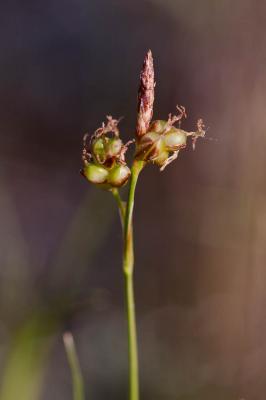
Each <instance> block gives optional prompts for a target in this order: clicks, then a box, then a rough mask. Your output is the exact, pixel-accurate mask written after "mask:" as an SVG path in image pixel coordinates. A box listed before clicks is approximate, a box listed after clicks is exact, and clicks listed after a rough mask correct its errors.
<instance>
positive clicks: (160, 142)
mask: <svg viewBox="0 0 266 400" xmlns="http://www.w3.org/2000/svg"><path fill="white" fill-rule="evenodd" d="M186 143H187V132H185V131H184V130H182V129H178V128H176V127H174V126H172V125H169V121H163V120H157V121H153V122H152V123H151V125H150V127H149V129H148V131H147V133H145V134H144V135H143V136H141V137H140V139H139V141H138V143H137V152H136V157H137V158H138V159H142V160H143V161H151V162H153V163H154V164H156V165H158V166H159V167H163V166H164V165H165V163H166V162H167V160H168V159H169V157H170V156H171V155H172V154H173V153H178V151H179V150H180V149H183V148H184V147H186Z"/></svg>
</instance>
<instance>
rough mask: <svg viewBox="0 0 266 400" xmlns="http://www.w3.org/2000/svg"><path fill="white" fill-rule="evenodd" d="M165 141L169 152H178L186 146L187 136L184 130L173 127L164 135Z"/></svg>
mask: <svg viewBox="0 0 266 400" xmlns="http://www.w3.org/2000/svg"><path fill="white" fill-rule="evenodd" d="M163 140H164V144H165V147H166V149H167V150H168V151H176V150H179V149H181V148H183V147H185V146H186V143H187V135H186V132H185V131H183V130H182V129H177V128H174V127H172V128H171V129H170V130H169V131H168V132H167V133H166V134H165V135H164V138H163Z"/></svg>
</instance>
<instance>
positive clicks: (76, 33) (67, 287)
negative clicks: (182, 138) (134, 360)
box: [0, 0, 266, 400]
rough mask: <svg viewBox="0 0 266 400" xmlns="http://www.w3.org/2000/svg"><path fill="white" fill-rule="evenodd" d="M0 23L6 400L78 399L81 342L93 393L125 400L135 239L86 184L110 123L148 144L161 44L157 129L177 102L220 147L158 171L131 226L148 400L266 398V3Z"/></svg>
mask: <svg viewBox="0 0 266 400" xmlns="http://www.w3.org/2000/svg"><path fill="white" fill-rule="evenodd" d="M1 9H2V10H1V14H0V44H1V61H0V100H1V107H0V127H1V129H0V164H1V165H0V246H1V253H0V261H1V263H0V265H1V270H0V278H1V282H0V285H1V287H0V300H1V301H0V367H1V387H0V399H1V400H14V399H18V398H19V399H20V400H39V399H40V400H44V399H49V400H53V399H55V400H60V399H62V400H63V399H64V400H70V399H71V381H70V373H69V370H68V366H67V362H66V357H65V354H64V349H63V346H62V340H61V336H62V333H63V332H64V330H66V329H71V330H72V332H73V333H74V336H75V339H76V342H77V348H78V352H79V355H80V359H81V365H82V369H83V372H84V375H85V379H86V386H87V396H88V399H98V400H101V399H106V398H108V399H110V400H111V399H116V400H118V399H125V398H126V390H127V354H126V330H125V322H124V314H123V285H122V277H121V255H120V252H121V245H120V240H121V233H120V227H119V220H118V216H117V212H116V209H115V205H114V202H113V199H112V198H111V196H110V195H108V194H107V193H105V192H103V191H100V190H98V189H96V188H94V187H91V186H90V185H89V184H86V182H85V181H84V180H83V179H82V178H81V177H80V176H79V168H80V165H81V161H80V152H81V141H82V135H83V133H84V132H85V131H87V130H89V131H91V132H92V131H94V130H95V128H97V127H98V126H99V124H100V123H101V121H103V119H104V117H105V115H106V114H112V115H113V116H114V117H119V116H124V117H125V118H124V119H123V121H122V122H121V131H122V136H123V137H124V138H125V139H127V138H128V137H129V136H130V135H132V134H133V132H134V125H135V117H136V93H137V87H138V76H139V71H140V67H141V64H142V60H143V57H144V54H145V52H146V51H147V49H148V48H151V49H152V51H153V54H154V58H155V68H156V70H155V73H156V81H157V85H156V104H155V117H156V118H166V117H167V115H168V113H169V112H173V111H174V109H175V105H176V104H177V103H179V104H183V105H185V106H186V107H187V110H188V113H189V118H188V120H187V121H186V122H185V124H184V127H185V128H187V129H189V130H190V129H192V128H193V127H194V125H195V121H196V120H197V118H198V117H200V116H201V117H203V118H204V120H205V121H206V124H207V125H208V126H209V130H208V136H209V137H213V138H217V139H218V141H207V140H206V141H201V142H198V145H197V149H196V151H195V152H193V151H191V149H186V150H184V151H182V153H181V154H180V157H179V158H178V160H177V161H176V162H175V163H173V164H172V165H171V166H169V167H168V168H167V169H166V170H165V172H164V173H163V174H161V173H159V171H158V169H157V168H155V167H149V168H147V169H146V170H145V171H144V172H143V174H142V176H141V179H140V182H139V186H138V190H137V200H136V215H135V235H136V275H135V278H136V296H137V312H138V323H139V343H140V365H141V390H142V399H144V398H146V399H153V400H188V399H189V400H194V399H195V400H196V399H197V400H203V399H204V400H208V399H212V400H213V399H215V400H220V399H223V400H224V399H226V400H231V399H232V400H240V399H246V400H264V399H265V392H266V380H265V371H266V341H265V335H266V319H265V307H266V293H265V285H266V284H265V282H266V271H265V261H266V248H265V239H266V202H265V200H266V186H265V175H266V174H265V166H266V162H265V148H266V134H265V132H266V130H265V129H266V128H265V126H266V112H265V110H266V104H265V103H266V102H265V99H266V95H265V93H266V75H265V65H266V46H265V35H266V25H265V15H266V4H265V2H263V1H254V0H236V1H229V0H200V1H192V0H183V1H181V0H177V1H174V0H164V1H161V0H150V1H140V0H137V1H134V2H133V1H122V0H111V1H110V0H98V1H89V0H88V1H84V0H67V1H62V0H54V1H52V0H48V1H46V2H39V1H31V0H29V1H25V2H22V1H18V0H17V1H9V2H6V4H4V3H2V5H1Z"/></svg>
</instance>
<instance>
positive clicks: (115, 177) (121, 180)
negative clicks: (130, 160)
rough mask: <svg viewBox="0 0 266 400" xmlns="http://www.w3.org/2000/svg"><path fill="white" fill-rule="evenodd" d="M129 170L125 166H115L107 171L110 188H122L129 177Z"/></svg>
mask: <svg viewBox="0 0 266 400" xmlns="http://www.w3.org/2000/svg"><path fill="white" fill-rule="evenodd" d="M130 174H131V172H130V169H129V168H128V167H127V166H126V165H116V166H114V167H113V168H112V169H111V170H110V171H109V176H108V183H109V184H110V186H111V187H120V186H123V185H124V184H125V183H126V182H127V181H128V179H129V177H130Z"/></svg>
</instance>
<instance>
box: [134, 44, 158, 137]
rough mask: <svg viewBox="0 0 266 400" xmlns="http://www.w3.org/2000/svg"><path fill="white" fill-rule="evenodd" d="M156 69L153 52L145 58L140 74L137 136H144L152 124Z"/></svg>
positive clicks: (149, 52)
mask: <svg viewBox="0 0 266 400" xmlns="http://www.w3.org/2000/svg"><path fill="white" fill-rule="evenodd" d="M154 86H155V84H154V67H153V58H152V52H151V50H149V51H148V53H147V54H146V56H145V59H144V63H143V67H142V71H141V73H140V86H139V92H138V117H137V127H136V135H137V137H141V136H142V135H144V134H145V133H146V132H147V130H148V128H149V125H150V123H151V120H152V115H153V102H154Z"/></svg>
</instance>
